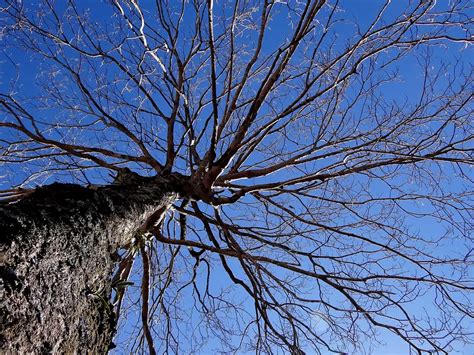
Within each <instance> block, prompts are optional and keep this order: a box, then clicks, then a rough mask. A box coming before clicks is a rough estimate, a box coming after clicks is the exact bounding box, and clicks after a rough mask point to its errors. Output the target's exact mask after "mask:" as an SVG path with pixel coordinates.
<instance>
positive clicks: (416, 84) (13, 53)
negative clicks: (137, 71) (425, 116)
mask: <svg viewBox="0 0 474 355" xmlns="http://www.w3.org/2000/svg"><path fill="white" fill-rule="evenodd" d="M34 3H35V2H34V1H32V2H31V4H34ZM80 3H81V7H83V8H90V9H91V16H92V18H93V19H94V20H96V21H98V22H99V23H101V24H102V25H104V24H105V23H106V22H107V19H108V18H109V17H110V14H111V11H110V7H109V6H106V5H104V4H100V5H98V3H97V2H96V1H93V0H87V1H86V0H81V1H80ZM142 3H143V4H145V3H146V2H145V1H142ZM217 3H218V4H219V2H217ZM440 3H441V4H440V6H444V5H443V4H442V1H440ZM383 4H384V1H380V0H343V1H341V4H340V6H341V9H343V11H342V12H339V13H337V15H336V16H337V18H339V19H340V20H344V21H345V20H350V21H355V22H357V23H358V24H359V25H360V26H361V27H362V28H363V27H364V26H367V24H368V23H369V21H371V20H372V19H373V17H374V16H375V14H376V13H377V11H378V10H379V9H380V6H382V5H383ZM407 5H408V1H393V2H392V4H391V5H390V11H389V12H388V13H387V18H390V16H395V15H397V14H399V13H400V12H401V11H403V9H404V7H405V6H407ZM31 6H34V5H31ZM59 6H61V5H59ZM270 27H271V29H270V31H269V32H268V34H269V35H268V37H267V39H266V41H265V50H266V51H270V50H273V49H274V48H275V47H276V46H277V45H278V44H279V43H280V40H281V38H284V37H286V36H287V35H288V33H290V32H291V28H290V27H289V24H288V22H287V18H286V16H285V15H284V14H283V15H281V16H276V17H275V19H274V20H273V22H272V23H271V25H270ZM353 31H354V27H353V26H352V25H350V24H344V22H342V23H341V24H340V25H339V26H338V27H337V33H336V35H337V36H339V38H340V45H341V47H342V46H343V44H344V42H345V40H348V39H350V38H351V37H352V36H353V35H354V32H353ZM0 50H2V47H1V46H0ZM336 50H337V46H336ZM432 51H433V57H436V59H435V60H434V61H433V63H432V65H433V68H435V67H436V66H437V65H439V64H440V62H441V61H444V62H451V63H452V62H454V61H455V60H456V59H460V60H461V61H462V62H463V63H465V64H466V65H469V64H470V63H472V54H473V53H472V50H471V49H470V48H465V46H464V44H456V45H448V46H440V47H439V48H432ZM7 54H8V57H7V56H6V55H7ZM0 65H1V68H0V78H1V79H0V90H1V91H2V92H5V91H7V90H8V87H9V85H10V83H11V81H12V80H13V79H14V78H15V77H16V75H17V74H18V75H19V80H18V83H17V91H18V92H19V93H20V94H21V95H22V96H25V97H33V96H35V95H38V94H41V90H42V89H41V87H40V86H38V85H37V84H38V82H40V81H41V80H45V77H42V76H41V75H40V73H42V71H43V70H44V69H45V66H48V64H47V63H45V64H41V65H39V64H38V62H37V61H36V60H35V59H34V58H32V57H30V56H28V55H25V53H24V52H23V51H22V50H11V49H8V51H3V54H2V60H1V62H0ZM399 69H400V73H399V80H398V81H397V82H396V83H391V84H390V85H388V86H385V87H384V92H383V95H384V97H385V98H392V99H393V100H395V101H397V102H404V101H407V102H408V103H413V102H414V101H416V100H417V98H418V97H419V95H420V88H421V85H420V81H421V80H422V72H420V70H421V69H420V65H419V63H418V62H417V61H416V58H415V57H414V56H411V57H406V58H404V59H402V60H401V61H400V62H399ZM106 75H107V76H108V78H109V79H110V78H111V77H112V76H113V75H114V73H113V72H107V74H106ZM46 80H47V78H46ZM91 80H92V81H93V80H94V78H91ZM65 85H68V84H67V83H66V84H65ZM39 111H40V110H38V112H39ZM42 112H46V113H48V114H50V115H54V114H57V113H58V112H59V110H58V109H57V108H47V109H46V110H43V111H42ZM2 134H3V132H0V137H1V138H5V136H2ZM7 137H8V136H7ZM84 137H86V138H88V139H91V137H89V136H87V134H85V136H84ZM116 144H117V146H116V147H117V149H124V150H126V149H127V148H126V147H121V146H120V143H116ZM43 169H45V166H44V165H41V164H40V165H38V166H34V165H32V164H25V165H24V166H22V169H19V168H18V167H17V166H16V165H11V166H10V165H9V166H5V169H2V172H1V173H0V179H1V180H0V187H4V186H11V185H15V184H17V183H19V182H20V181H22V180H23V179H24V177H25V176H28V175H29V174H31V171H34V172H41V171H42V170H43ZM447 173H448V175H449V173H450V172H447ZM40 175H41V174H40ZM76 177H77V176H76ZM89 178H90V179H91V180H92V181H93V182H96V183H103V182H104V181H107V180H109V181H110V177H108V176H107V174H106V173H103V172H96V173H91V174H90V176H89ZM57 180H60V181H71V180H72V179H71V176H70V175H60V174H52V175H45V176H44V178H39V179H37V180H36V182H35V184H44V183H51V182H53V181H57ZM76 181H77V180H76ZM384 188H385V187H384V186H383V184H379V185H374V186H373V189H374V190H373V192H374V194H380V195H383V193H384V191H383V190H384ZM453 188H455V187H453ZM409 207H411V208H415V207H416V208H420V206H409ZM421 208H422V207H421ZM230 213H231V215H232V213H233V216H237V215H238V214H239V211H233V212H232V211H231V212H230ZM407 222H408V223H409V224H411V225H412V228H413V229H415V230H420V231H422V232H423V233H424V234H427V235H429V234H432V235H433V236H436V235H438V234H440V233H442V230H443V227H444V226H443V225H441V224H437V223H434V220H433V219H431V218H430V217H425V218H420V219H414V218H413V219H411V218H409V219H408V220H407ZM446 248H447V249H446V250H447V251H449V248H453V251H454V249H455V248H456V246H449V245H448V246H446ZM215 265H217V263H216V264H215ZM188 266H189V265H188ZM191 266H192V265H191ZM139 267H140V262H137V264H136V269H139ZM183 267H184V265H183ZM205 276H206V274H205V269H204V270H203V269H202V268H201V269H200V274H199V277H200V278H203V280H204V278H205ZM212 281H213V285H214V286H215V287H216V289H220V288H222V287H225V286H226V285H227V284H228V280H227V276H226V275H225V273H224V272H223V270H221V269H219V268H217V267H216V269H215V270H213V273H212ZM239 292H240V291H235V293H234V294H233V297H234V298H236V299H242V300H243V299H244V297H243V294H240V293H239ZM132 296H133V293H132ZM183 296H188V297H192V290H188V291H186V293H184V294H183ZM242 302H243V303H244V304H245V305H246V306H248V307H251V303H249V302H248V301H242ZM189 306H190V305H189ZM424 307H425V304H424V303H422V302H414V303H413V304H412V305H411V309H412V310H413V311H414V313H417V312H418V311H421V310H423V308H424ZM191 308H192V307H191V306H190V307H189V309H191ZM427 311H428V312H432V311H433V312H435V311H434V310H430V309H428V310H427ZM129 319H130V321H129V322H128V323H127V324H125V325H124V327H123V328H122V332H123V333H120V334H119V336H118V341H119V342H120V340H121V339H124V338H125V337H126V335H127V333H128V332H129V331H130V330H131V329H132V327H133V326H134V323H135V322H139V318H137V317H133V316H130V318H129ZM194 325H196V324H194ZM382 334H383V335H382V336H381V338H380V339H381V340H382V341H383V342H384V343H385V344H383V345H380V346H375V345H373V344H367V347H372V345H373V349H372V350H371V351H370V353H373V354H392V355H396V354H408V353H409V348H408V346H407V345H406V344H404V343H403V342H402V341H401V340H400V339H398V338H396V337H394V336H393V335H391V334H388V333H387V332H386V333H382ZM212 338H213V336H212V334H211V335H210V339H211V340H210V341H209V343H208V344H207V346H206V347H205V348H203V350H202V354H212V353H213V352H214V351H215V349H216V346H217V342H216V341H215V340H212ZM183 348H186V344H183ZM458 349H459V352H458V354H470V353H474V346H465V347H463V346H462V345H458ZM117 353H121V350H120V351H117ZM240 353H242V354H243V352H239V354H240Z"/></svg>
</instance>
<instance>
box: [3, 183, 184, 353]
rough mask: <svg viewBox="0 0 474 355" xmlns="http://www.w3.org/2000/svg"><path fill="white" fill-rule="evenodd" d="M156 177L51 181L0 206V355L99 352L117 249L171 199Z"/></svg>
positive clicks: (110, 322)
mask: <svg viewBox="0 0 474 355" xmlns="http://www.w3.org/2000/svg"><path fill="white" fill-rule="evenodd" d="M171 191H173V188H172V186H170V185H169V184H167V183H164V182H162V181H161V182H160V181H159V180H158V179H156V178H138V176H137V179H136V181H133V183H131V184H125V185H124V184H121V185H110V186H106V187H101V188H98V189H89V188H85V187H81V186H78V185H68V184H53V185H49V186H45V187H41V188H39V189H37V190H36V191H35V192H34V193H33V194H31V195H30V196H28V197H27V198H25V199H23V200H21V201H19V202H17V203H15V204H10V205H4V206H0V233H1V234H0V353H6V354H25V353H50V352H52V353H68V354H69V353H81V354H82V353H92V354H103V353H106V352H107V350H108V348H109V345H110V344H111V341H112V337H113V335H114V332H115V321H114V315H113V312H111V309H110V308H109V305H110V303H109V300H110V296H111V274H112V272H113V269H114V257H113V256H114V255H115V254H116V251H117V249H118V248H120V247H122V246H124V245H126V244H127V243H129V242H130V240H131V238H133V236H134V234H135V233H136V230H137V229H138V228H139V227H140V226H141V225H142V224H143V223H144V221H145V220H146V219H147V218H148V217H149V216H151V214H152V213H153V212H155V211H156V210H158V209H160V208H162V207H163V206H165V205H166V204H169V203H171V201H172V200H173V199H174V198H176V194H174V193H172V192H171Z"/></svg>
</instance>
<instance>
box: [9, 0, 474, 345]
mask: <svg viewBox="0 0 474 355" xmlns="http://www.w3.org/2000/svg"><path fill="white" fill-rule="evenodd" d="M472 14H473V12H472V3H471V2H470V1H468V0H452V1H439V2H438V3H437V2H436V1H411V0H410V1H408V0H407V1H394V2H391V1H347V0H345V1H343V0H341V1H339V0H319V1H309V0H308V1H295V0H288V1H276V0H273V1H272V0H255V1H254V0H240V1H239V0H237V1H230V0H219V1H217V0H214V1H213V0H189V1H185V0H183V1H171V0H169V1H156V2H151V1H140V2H139V1H138V0H130V1H122V0H111V1H105V2H100V3H98V4H95V3H94V4H93V5H92V4H91V3H89V2H82V1H67V2H66V1H52V0H44V1H40V2H35V1H32V2H29V1H25V2H22V1H14V0H4V1H3V2H2V4H1V8H0V38H1V42H0V49H1V54H0V55H1V60H2V63H1V65H2V69H1V70H2V74H1V75H2V82H1V83H0V129H1V133H0V135H1V136H0V138H1V139H0V149H1V150H0V154H1V155H0V159H1V160H0V161H1V164H2V174H1V175H2V179H3V181H2V184H3V187H4V188H6V187H9V188H16V187H22V188H30V187H32V186H36V185H38V184H45V183H49V182H52V181H68V182H71V181H73V182H76V183H81V184H105V183H107V182H110V181H111V176H113V175H115V174H116V173H117V172H119V171H122V172H123V171H124V170H123V169H124V168H125V167H127V168H129V169H131V170H133V171H135V172H136V173H139V174H141V175H144V176H155V175H159V176H162V177H164V178H167V177H174V178H176V179H178V180H179V181H180V184H181V185H180V186H181V187H182V188H181V190H180V194H181V195H180V196H181V197H180V199H179V200H177V201H176V202H175V205H174V206H173V207H172V208H170V209H169V210H168V211H167V212H166V217H165V218H164V219H163V220H162V221H161V222H160V224H159V225H157V226H155V227H154V229H153V230H150V231H147V233H148V234H147V243H146V245H145V246H144V247H142V248H141V252H135V251H134V249H131V250H129V251H126V252H125V255H124V260H129V263H128V266H126V267H124V268H125V269H126V268H127V267H128V269H126V271H127V278H128V280H129V281H134V282H135V286H131V287H129V290H128V292H127V293H125V296H124V297H123V300H122V299H121V300H120V302H119V303H120V304H121V305H122V309H121V315H120V322H121V325H122V328H121V329H122V330H123V333H124V334H125V333H126V334H127V335H128V336H125V335H123V334H122V333H120V332H119V335H118V338H117V339H118V341H117V343H118V345H119V347H121V348H122V349H127V350H129V351H136V350H137V349H140V348H145V349H148V348H149V349H154V350H156V351H157V352H165V353H170V352H171V353H190V352H203V353H205V352H206V351H211V350H212V351H224V352H227V351H234V352H237V353H243V352H246V351H253V352H257V353H288V351H292V352H294V353H301V352H303V351H304V352H306V351H307V352H309V353H313V352H315V351H318V352H327V351H333V352H351V353H352V352H354V351H356V352H368V353H370V352H371V351H372V350H371V349H372V347H373V346H376V344H377V343H376V342H377V341H384V339H385V340H386V339H394V338H393V337H395V338H397V339H399V340H401V341H403V342H405V343H406V344H408V345H405V346H410V347H411V348H412V349H416V350H418V351H439V352H443V351H445V352H447V351H450V349H452V348H457V349H463V347H464V346H465V344H466V343H469V342H471V341H472V340H473V339H472V338H470V336H471V333H472V328H470V330H469V327H470V326H472V317H473V314H474V309H473V298H472V291H473V289H474V283H473V275H472V263H473V261H474V254H473V247H472V245H473V240H472V231H473V221H474V218H473V208H474V199H473V191H474V185H473V175H472V165H473V163H474V153H473V148H474V145H473V143H474V127H473V119H472V118H473V117H472V102H470V100H471V99H472V78H473V76H472V68H471V67H470V64H471V63H470V58H472V57H473V56H472V49H471V45H472V42H473V40H472ZM469 52H470V54H471V57H470V58H469V54H468V53H469ZM21 191H23V190H16V189H12V190H8V191H5V192H4V193H3V196H4V197H7V198H10V199H15V198H16V197H18V196H21ZM135 254H137V255H143V258H141V259H137V260H136V261H135V264H136V267H135V269H134V270H137V272H138V273H137V274H136V275H135V274H134V271H130V268H131V267H129V266H130V265H131V264H130V263H131V262H132V260H133V259H134V258H133V256H134V255H135ZM127 258H128V259H127ZM143 265H145V266H146V268H147V269H148V268H150V270H151V271H150V273H149V275H147V276H146V278H147V279H146V280H145V279H144V277H142V272H141V271H140V270H141V268H142V267H143ZM122 271H123V270H122ZM145 274H146V273H145ZM140 283H141V286H142V289H143V287H144V286H145V287H146V289H147V292H146V293H148V291H149V295H150V296H149V299H147V298H145V299H142V301H143V302H142V303H144V302H146V303H147V306H146V308H145V309H146V312H142V317H144V318H145V321H144V322H140V321H139V319H140V317H139V316H136V315H135V314H136V313H137V309H138V311H139V310H140V303H139V302H138V299H139V298H140V297H143V295H144V293H143V292H141V291H140V287H137V286H140ZM134 287H135V288H134ZM122 301H123V302H122ZM119 307H120V305H119ZM142 310H143V309H142ZM137 320H138V322H137ZM389 334H391V335H389ZM151 338H152V339H153V340H152V341H150V339H151ZM367 339H369V340H370V341H367ZM390 341H392V340H390ZM150 351H152V350H150Z"/></svg>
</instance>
